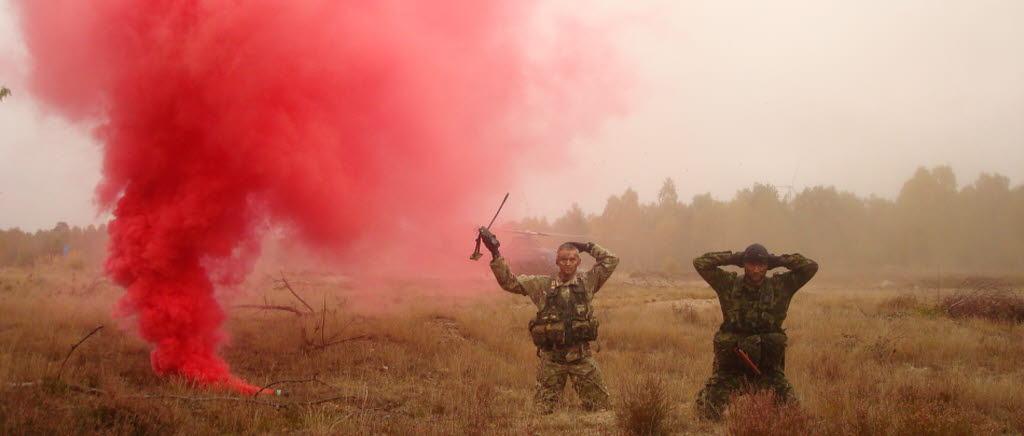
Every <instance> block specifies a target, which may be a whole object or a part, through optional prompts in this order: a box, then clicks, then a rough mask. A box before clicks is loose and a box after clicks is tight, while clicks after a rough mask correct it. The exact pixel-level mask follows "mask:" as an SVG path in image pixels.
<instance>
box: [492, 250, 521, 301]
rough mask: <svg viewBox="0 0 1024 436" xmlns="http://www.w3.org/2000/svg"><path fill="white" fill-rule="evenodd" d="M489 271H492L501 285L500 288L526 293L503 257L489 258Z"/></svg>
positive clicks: (514, 292)
mask: <svg viewBox="0 0 1024 436" xmlns="http://www.w3.org/2000/svg"><path fill="white" fill-rule="evenodd" d="M491 272H493V273H494V278H495V279H496V280H497V281H498V285H499V286H501V289H504V290H505V291H508V292H511V293H513V294H522V295H525V294H526V291H525V290H524V289H523V287H522V285H520V284H519V281H518V280H516V277H515V275H513V274H512V270H511V269H509V267H508V264H507V263H505V258H503V257H500V256H499V257H495V258H494V259H493V260H491Z"/></svg>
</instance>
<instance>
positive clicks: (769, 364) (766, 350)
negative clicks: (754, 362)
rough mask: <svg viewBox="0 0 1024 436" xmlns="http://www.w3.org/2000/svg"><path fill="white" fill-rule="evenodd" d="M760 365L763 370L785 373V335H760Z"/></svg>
mask: <svg viewBox="0 0 1024 436" xmlns="http://www.w3.org/2000/svg"><path fill="white" fill-rule="evenodd" d="M761 337H762V340H761V352H762V353H763V354H762V356H763V357H762V359H761V365H763V366H764V367H765V369H769V370H778V371H785V369H786V339H787V338H786V334H785V333H767V334H764V335H761Z"/></svg>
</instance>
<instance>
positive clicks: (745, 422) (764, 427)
mask: <svg viewBox="0 0 1024 436" xmlns="http://www.w3.org/2000/svg"><path fill="white" fill-rule="evenodd" d="M725 424H726V434H727V435H730V436H748V435H749V436H775V435H778V436H788V435H806V434H814V433H815V424H814V421H813V420H812V419H811V417H810V416H809V415H808V414H807V413H806V412H804V410H803V409H801V408H800V406H798V405H796V404H777V401H776V398H775V393H774V392H772V391H770V390H748V391H744V392H740V393H738V394H736V395H734V396H733V397H732V399H730V400H729V406H728V407H727V408H726V412H725Z"/></svg>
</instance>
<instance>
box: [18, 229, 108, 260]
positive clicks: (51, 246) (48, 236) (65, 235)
mask: <svg viewBox="0 0 1024 436" xmlns="http://www.w3.org/2000/svg"><path fill="white" fill-rule="evenodd" d="M65 247H67V248H65ZM106 247H107V227H106V226H105V225H103V226H99V227H95V226H89V227H86V228H81V227H77V226H76V227H70V226H68V225H67V223H64V222H59V223H57V225H56V226H55V227H54V228H53V229H51V230H39V231H37V232H35V233H28V232H23V231H21V230H20V229H18V228H14V229H10V230H0V266H33V265H36V264H38V263H39V262H54V261H64V262H67V264H68V265H70V266H72V267H75V268H82V267H86V266H89V267H93V266H99V264H100V263H101V262H102V260H103V258H104V256H105V255H106Z"/></svg>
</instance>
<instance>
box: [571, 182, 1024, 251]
mask: <svg viewBox="0 0 1024 436" xmlns="http://www.w3.org/2000/svg"><path fill="white" fill-rule="evenodd" d="M1022 222H1024V186H1017V187H1013V188H1011V187H1010V183H1009V179H1008V178H1007V177H1005V176H1002V175H998V174H986V173H983V174H981V175H980V176H979V177H978V179H977V180H976V181H975V182H974V183H973V184H970V185H967V186H963V187H962V188H959V189H958V185H957V181H956V177H955V175H954V174H953V171H952V169H951V168H950V167H948V166H940V167H936V168H932V169H927V168H920V169H918V170H917V171H916V172H915V173H914V175H913V176H912V177H911V178H910V179H909V180H907V182H906V183H904V185H903V188H902V189H901V190H900V194H899V196H898V197H897V198H896V199H895V200H889V199H883V198H878V197H874V196H871V197H867V198H865V197H859V196H857V195H855V194H853V193H850V192H843V191H839V190H837V189H836V188H835V187H832V186H815V187H810V188H806V189H804V190H803V191H802V192H798V193H796V194H795V195H792V196H786V197H785V198H784V197H782V196H781V195H780V193H779V191H778V190H777V189H776V188H775V187H774V186H771V185H764V184H755V185H753V186H751V187H750V188H747V189H742V190H740V191H738V192H737V193H736V196H735V197H734V198H733V199H732V200H730V201H719V200H716V199H714V198H712V197H711V195H710V194H701V195H697V196H694V197H693V199H692V200H691V201H690V202H689V203H686V202H681V201H678V194H677V192H676V185H675V183H674V182H672V180H671V179H666V181H665V183H664V184H663V186H662V188H661V189H660V191H659V192H658V199H657V200H656V201H654V202H652V203H641V202H640V201H639V196H638V195H637V193H636V191H634V190H632V189H627V190H626V191H625V192H623V194H622V195H619V196H615V195H613V196H611V197H609V198H608V201H607V203H606V205H605V208H604V211H602V213H601V214H600V215H590V216H587V215H585V214H584V212H583V211H582V210H580V209H579V206H577V205H573V208H572V209H571V210H570V211H568V212H567V213H566V214H565V215H563V216H562V217H560V218H558V219H556V220H555V222H554V226H553V227H555V228H556V229H557V230H558V231H562V232H566V233H581V232H582V231H583V230H585V229H590V232H591V234H594V235H599V236H598V237H597V238H596V240H597V242H599V243H605V244H607V245H608V246H609V248H612V249H613V250H614V251H615V252H616V254H619V255H621V256H622V258H623V259H629V263H630V265H631V266H632V267H633V268H640V269H658V268H661V267H663V266H664V262H665V259H666V258H671V259H677V260H678V261H679V262H680V263H682V264H688V263H689V262H688V261H686V260H689V259H692V258H694V257H696V256H698V255H700V254H702V253H705V252H709V251H719V250H734V251H735V250H742V249H743V248H744V247H746V246H747V245H749V244H750V243H753V242H760V243H762V244H764V245H765V246H767V247H768V249H769V250H772V251H774V252H777V253H787V252H801V253H804V254H807V255H809V256H812V257H813V258H814V259H815V260H818V261H819V262H821V263H822V264H827V265H830V266H832V267H835V266H840V267H842V266H846V267H865V266H871V267H877V266H883V265H892V266H899V267H927V268H938V267H941V268H943V269H961V270H967V269H985V270H1011V269H1013V268H1017V267H1019V264H1020V263H1021V262H1022V261H1024V226H1022V225H1020V223H1022Z"/></svg>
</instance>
